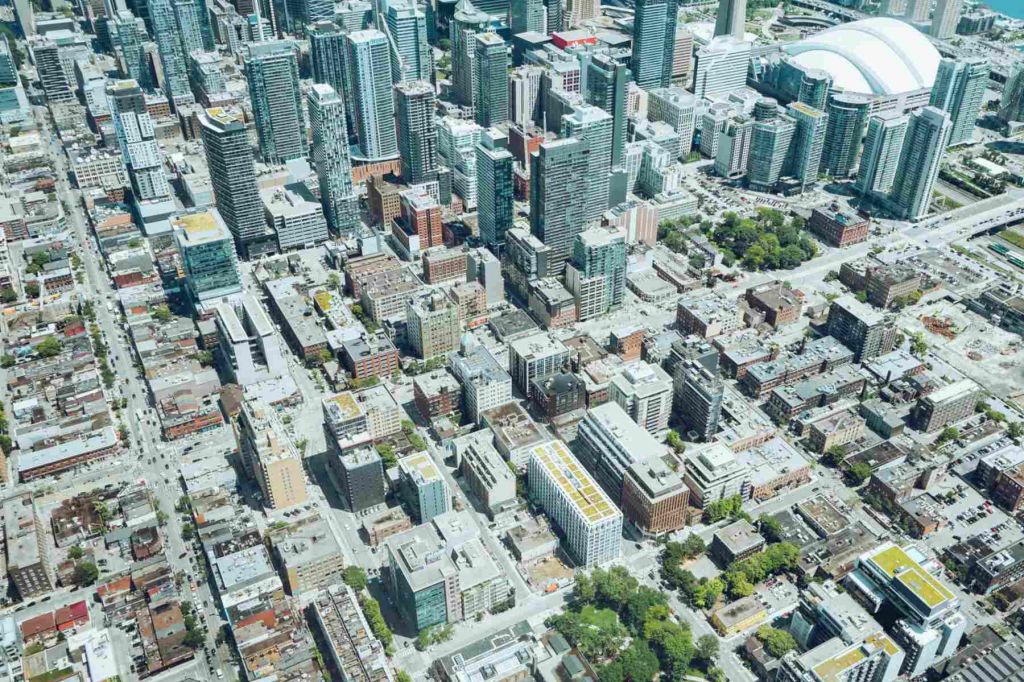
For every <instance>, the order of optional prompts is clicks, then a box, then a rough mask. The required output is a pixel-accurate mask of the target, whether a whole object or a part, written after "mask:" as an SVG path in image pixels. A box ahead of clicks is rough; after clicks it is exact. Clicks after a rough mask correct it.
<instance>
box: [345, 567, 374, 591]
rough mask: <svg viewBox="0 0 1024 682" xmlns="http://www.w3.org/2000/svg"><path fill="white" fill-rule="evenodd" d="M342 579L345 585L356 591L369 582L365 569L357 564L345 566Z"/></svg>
mask: <svg viewBox="0 0 1024 682" xmlns="http://www.w3.org/2000/svg"><path fill="white" fill-rule="evenodd" d="M344 580H345V584H346V585H348V586H349V587H351V588H352V589H353V590H357V591H358V590H361V589H363V588H365V587H366V585H367V583H368V582H369V581H368V580H367V578H366V571H364V570H363V569H362V568H360V567H359V566H349V567H347V568H346V569H345V573H344Z"/></svg>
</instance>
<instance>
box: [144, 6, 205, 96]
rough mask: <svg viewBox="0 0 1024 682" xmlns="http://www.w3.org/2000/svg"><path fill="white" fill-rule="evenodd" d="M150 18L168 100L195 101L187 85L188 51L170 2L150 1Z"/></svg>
mask: <svg viewBox="0 0 1024 682" xmlns="http://www.w3.org/2000/svg"><path fill="white" fill-rule="evenodd" d="M148 4H149V17H150V21H151V22H152V24H153V39H154V40H155V41H156V46H157V50H158V51H159V53H160V66H161V67H162V68H163V72H164V88H165V89H166V90H167V93H166V94H167V97H168V99H170V100H171V101H172V102H174V106H175V108H177V106H178V105H180V104H190V103H192V102H194V101H195V98H194V97H193V96H192V90H191V88H190V87H189V84H188V64H187V63H186V61H185V50H184V49H183V48H182V46H181V32H180V31H179V30H178V22H177V19H176V18H175V16H174V8H173V7H172V6H171V0H149V3H148Z"/></svg>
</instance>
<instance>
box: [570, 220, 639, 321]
mask: <svg viewBox="0 0 1024 682" xmlns="http://www.w3.org/2000/svg"><path fill="white" fill-rule="evenodd" d="M565 272H566V275H565V281H566V285H567V287H568V289H569V291H571V292H572V294H573V296H574V297H575V298H576V311H577V317H578V319H579V320H581V321H583V320H588V319H590V318H592V317H596V316H598V315H603V314H605V313H607V312H609V311H611V310H614V309H616V308H618V307H620V306H621V305H622V300H623V298H624V297H625V292H626V241H625V239H624V238H623V236H622V235H621V234H620V233H619V231H618V230H616V229H614V228H603V227H595V228H591V229H588V230H584V231H583V232H580V233H579V234H578V235H576V239H575V241H574V242H573V250H572V261H571V262H570V263H569V264H568V265H567V266H566V271H565Z"/></svg>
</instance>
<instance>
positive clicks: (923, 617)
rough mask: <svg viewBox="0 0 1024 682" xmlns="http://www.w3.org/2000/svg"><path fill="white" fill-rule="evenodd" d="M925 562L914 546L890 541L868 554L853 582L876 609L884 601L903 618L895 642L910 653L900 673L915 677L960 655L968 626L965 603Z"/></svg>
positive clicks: (897, 623)
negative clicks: (962, 640)
mask: <svg viewBox="0 0 1024 682" xmlns="http://www.w3.org/2000/svg"><path fill="white" fill-rule="evenodd" d="M923 559H924V557H923V556H922V555H921V554H920V552H918V551H917V550H915V549H914V548H913V547H908V548H901V547H899V546H897V545H895V544H893V543H891V542H886V543H883V544H882V545H880V546H879V547H877V548H875V549H873V550H871V551H869V552H867V553H865V554H862V555H861V556H860V557H859V558H858V559H857V568H856V570H855V571H854V572H853V573H852V574H851V575H850V578H849V580H848V583H849V585H850V587H851V588H853V589H855V590H856V591H857V592H858V594H860V595H861V596H862V597H863V598H864V599H866V600H867V602H868V603H870V604H872V606H873V607H875V609H877V608H878V607H880V606H881V605H882V603H884V604H887V605H888V606H890V607H891V608H893V609H895V611H896V612H897V613H898V614H899V616H900V619H899V620H897V621H896V623H895V625H894V626H893V632H894V638H895V640H896V642H897V643H898V644H899V645H900V647H901V648H902V649H903V650H904V651H905V652H906V658H905V660H904V661H903V666H902V668H901V670H900V672H901V673H902V674H904V675H907V676H908V677H911V678H913V677H917V676H919V675H922V674H924V672H925V671H926V670H927V669H928V668H930V667H932V666H933V665H935V664H936V663H941V662H942V661H944V660H945V659H947V658H949V657H950V656H952V655H953V654H954V653H956V650H957V648H958V647H959V646H960V639H961V638H962V637H963V635H964V631H965V629H966V626H967V619H966V618H965V617H964V615H963V614H962V613H961V612H960V600H959V599H958V598H957V596H956V595H955V594H954V593H953V591H952V590H951V589H950V588H949V587H948V586H946V585H945V584H944V583H943V582H942V581H941V580H940V579H939V578H936V577H934V576H933V575H932V574H931V573H929V572H928V571H927V570H926V569H925V567H924V566H923V565H922V561H923Z"/></svg>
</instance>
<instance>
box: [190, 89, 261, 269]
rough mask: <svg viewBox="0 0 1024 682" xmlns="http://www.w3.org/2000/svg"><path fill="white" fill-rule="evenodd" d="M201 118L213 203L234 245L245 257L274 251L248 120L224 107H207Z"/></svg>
mask: <svg viewBox="0 0 1024 682" xmlns="http://www.w3.org/2000/svg"><path fill="white" fill-rule="evenodd" d="M199 121H200V125H201V126H202V134H203V147H205V149H206V164H207V166H209V168H210V182H211V183H212V185H213V198H214V203H215V204H216V206H217V210H218V211H219V212H220V215H221V217H222V218H223V219H224V224H225V225H227V227H228V230H229V231H230V232H231V235H232V236H233V237H234V238H235V247H236V248H237V249H238V252H239V254H240V255H242V256H245V257H248V256H254V255H259V254H261V253H267V252H269V251H273V250H274V247H275V240H274V235H273V233H270V234H268V230H267V226H266V222H265V221H264V218H263V203H262V201H261V200H260V191H259V187H258V186H257V184H256V165H255V163H254V162H253V158H252V147H251V146H250V145H249V133H248V132H247V131H246V129H245V123H244V122H243V120H242V118H241V116H239V115H237V114H233V113H230V112H228V111H225V110H224V109H207V110H206V112H205V113H204V114H203V115H202V116H201V117H200V119H199Z"/></svg>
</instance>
